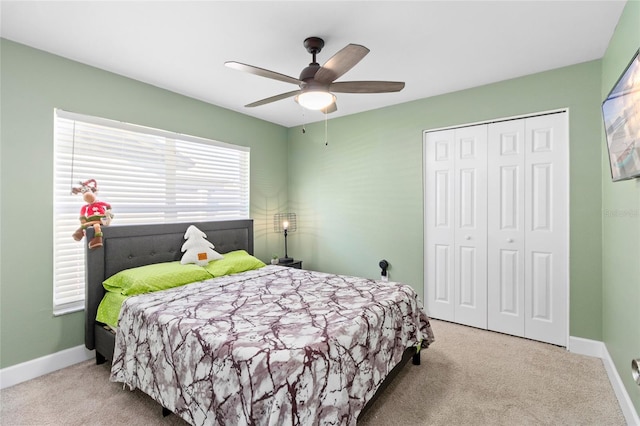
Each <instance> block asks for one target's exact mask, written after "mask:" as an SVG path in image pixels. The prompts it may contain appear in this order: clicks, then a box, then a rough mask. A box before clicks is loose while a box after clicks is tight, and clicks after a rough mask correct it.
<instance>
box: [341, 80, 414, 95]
mask: <svg viewBox="0 0 640 426" xmlns="http://www.w3.org/2000/svg"><path fill="white" fill-rule="evenodd" d="M402 89H404V82H402V81H342V82H338V83H332V84H331V86H329V91H330V92H336V93H389V92H399V91H401V90H402Z"/></svg>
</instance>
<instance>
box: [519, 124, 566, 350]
mask: <svg viewBox="0 0 640 426" xmlns="http://www.w3.org/2000/svg"><path fill="white" fill-rule="evenodd" d="M567 123H568V119H567V117H566V114H550V115H544V116H539V117H533V118H528V119H527V120H526V122H525V158H526V164H525V170H526V174H525V181H526V185H525V229H526V234H525V259H526V260H525V264H526V268H527V269H526V271H525V300H526V303H525V337H528V338H531V339H535V340H541V341H545V342H549V343H554V344H557V345H561V346H566V344H567V336H568V330H567V305H568V303H567V297H568V295H567V289H568V271H567V265H568V256H567V254H568V247H567V241H568V205H569V202H568V197H569V193H568V179H569V178H568V171H569V167H568V164H569V162H568V152H569V135H568V128H567Z"/></svg>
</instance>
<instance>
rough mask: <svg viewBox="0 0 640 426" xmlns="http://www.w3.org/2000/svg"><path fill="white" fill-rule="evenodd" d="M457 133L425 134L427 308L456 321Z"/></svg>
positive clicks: (433, 316) (436, 314)
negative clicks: (455, 150) (455, 178)
mask: <svg viewBox="0 0 640 426" xmlns="http://www.w3.org/2000/svg"><path fill="white" fill-rule="evenodd" d="M454 133H455V132H454V130H443V131H439V132H430V133H427V134H426V138H425V145H424V156H425V158H424V164H425V224H424V227H425V256H426V258H425V262H424V264H425V271H424V276H425V289H424V294H425V304H426V308H427V313H428V314H429V315H430V316H431V317H432V318H438V319H443V320H448V321H454V320H455V318H454V288H453V285H454V274H453V271H454V260H455V247H454V216H453V212H454V196H453V190H454V188H453V180H454V179H453V176H454Z"/></svg>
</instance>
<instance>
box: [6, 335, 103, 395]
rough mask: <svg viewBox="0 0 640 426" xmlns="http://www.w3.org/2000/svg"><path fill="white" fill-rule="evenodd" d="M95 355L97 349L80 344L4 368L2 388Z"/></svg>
mask: <svg viewBox="0 0 640 426" xmlns="http://www.w3.org/2000/svg"><path fill="white" fill-rule="evenodd" d="M93 357H95V351H90V350H88V349H87V348H85V347H84V345H80V346H76V347H74V348H69V349H65V350H63V351H60V352H56V353H53V354H51V355H46V356H43V357H41V358H36V359H33V360H31V361H27V362H23V363H21V364H16V365H12V366H11V367H7V368H3V369H2V370H0V389H4V388H8V387H9V386H13V385H17V384H18V383H22V382H26V381H27V380H31V379H35V378H36V377H40V376H44V375H45V374H48V373H52V372H54V371H56V370H60V369H61V368H65V367H69V366H71V365H73V364H77V363H79V362H82V361H86V360H88V359H91V358H93Z"/></svg>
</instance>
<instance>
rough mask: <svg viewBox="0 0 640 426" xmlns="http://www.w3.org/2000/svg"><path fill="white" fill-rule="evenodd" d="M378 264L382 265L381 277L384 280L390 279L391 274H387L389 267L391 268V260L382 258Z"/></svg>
mask: <svg viewBox="0 0 640 426" xmlns="http://www.w3.org/2000/svg"><path fill="white" fill-rule="evenodd" d="M378 266H380V269H382V272H381V273H380V277H381V278H382V281H389V276H388V275H387V269H389V262H387V261H386V260H384V259H382V260H381V261H380V263H378Z"/></svg>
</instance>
